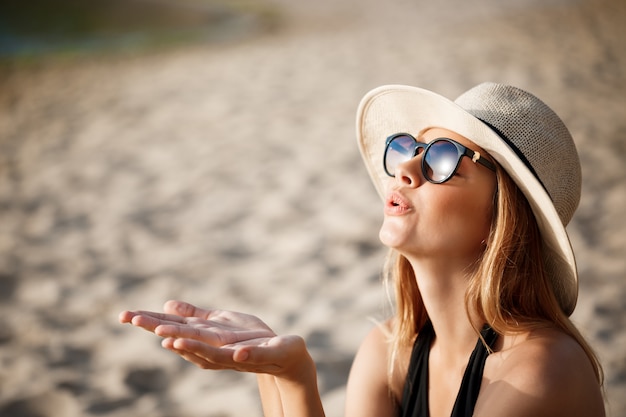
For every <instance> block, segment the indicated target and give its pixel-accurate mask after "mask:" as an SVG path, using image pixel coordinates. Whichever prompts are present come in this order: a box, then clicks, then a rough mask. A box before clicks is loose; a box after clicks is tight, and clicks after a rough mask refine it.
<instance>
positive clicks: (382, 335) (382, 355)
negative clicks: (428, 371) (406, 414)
mask: <svg viewBox="0 0 626 417" xmlns="http://www.w3.org/2000/svg"><path fill="white" fill-rule="evenodd" d="M389 332H390V325H389V323H382V324H379V325H377V326H375V327H374V328H373V329H372V330H371V331H370V332H369V334H368V335H367V336H366V337H365V339H364V340H363V343H362V344H361V346H360V347H359V350H358V352H357V354H356V357H355V359H354V362H353V364H352V369H351V370H350V376H349V378H348V385H347V389H346V416H361V417H362V416H387V415H388V416H392V415H395V412H396V411H397V404H398V399H399V397H398V393H397V387H395V385H396V384H395V383H394V382H393V381H395V380H396V379H397V377H396V376H391V375H394V374H395V370H394V372H393V373H390V368H389V364H390V360H389V359H390V355H391V343H390V342H389V339H390V338H389ZM394 362H395V361H394ZM390 376H391V377H390ZM400 378H401V377H400ZM400 394H401V392H400Z"/></svg>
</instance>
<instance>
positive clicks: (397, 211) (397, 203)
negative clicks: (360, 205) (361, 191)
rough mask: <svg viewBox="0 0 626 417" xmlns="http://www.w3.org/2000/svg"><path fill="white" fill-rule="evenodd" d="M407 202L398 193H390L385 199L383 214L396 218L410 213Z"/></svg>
mask: <svg viewBox="0 0 626 417" xmlns="http://www.w3.org/2000/svg"><path fill="white" fill-rule="evenodd" d="M412 208H413V207H412V206H411V204H410V203H409V200H408V199H407V198H406V197H404V196H403V195H402V194H400V193H399V192H398V191H391V192H390V193H389V194H387V198H386V199H385V214H388V215H391V216H398V215H401V214H404V213H406V212H408V211H411V209H412Z"/></svg>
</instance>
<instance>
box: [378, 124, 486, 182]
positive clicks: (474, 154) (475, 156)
mask: <svg viewBox="0 0 626 417" xmlns="http://www.w3.org/2000/svg"><path fill="white" fill-rule="evenodd" d="M400 136H408V137H409V138H411V139H413V141H414V142H415V144H416V146H415V150H414V151H413V155H412V156H411V157H410V158H409V159H407V161H410V160H411V159H413V158H415V157H416V156H417V154H418V152H419V150H420V149H423V150H424V152H423V155H424V156H425V155H426V153H427V152H428V150H429V149H430V147H431V146H432V145H433V144H434V143H436V142H441V141H444V142H448V143H451V144H452V145H454V146H455V147H456V150H457V161H456V165H455V166H454V169H453V170H452V171H451V172H450V174H449V175H448V176H447V177H445V178H444V179H442V180H440V181H435V180H433V179H432V178H429V177H430V176H429V175H428V173H427V172H428V171H427V170H426V158H425V157H422V160H421V161H420V166H421V169H422V175H423V176H424V178H426V180H427V181H428V182H430V183H433V184H443V183H444V182H446V181H448V180H449V179H450V178H452V177H453V176H454V175H455V174H456V171H457V170H458V169H459V165H461V158H463V157H464V156H467V157H468V158H470V159H471V160H472V162H474V163H476V162H478V163H479V164H481V165H482V166H484V167H486V168H488V169H490V170H491V171H493V172H496V167H495V165H494V164H493V163H492V162H491V161H490V160H488V159H486V158H484V157H483V156H481V155H480V152H478V151H474V150H472V149H469V148H468V147H466V146H463V145H461V144H460V143H459V142H457V141H455V140H453V139H450V138H446V137H440V138H436V139H433V140H431V141H430V142H428V143H424V142H420V141H418V140H417V139H415V137H414V136H413V135H411V134H410V133H395V134H393V135H391V136H389V137H388V138H387V140H386V141H385V153H384V154H383V168H384V170H385V173H386V174H387V175H389V176H390V177H395V174H394V175H392V174H390V173H389V171H388V170H387V162H386V161H387V151H388V150H389V144H390V143H391V142H392V141H393V140H394V139H396V138H398V137H400ZM405 162H406V161H405Z"/></svg>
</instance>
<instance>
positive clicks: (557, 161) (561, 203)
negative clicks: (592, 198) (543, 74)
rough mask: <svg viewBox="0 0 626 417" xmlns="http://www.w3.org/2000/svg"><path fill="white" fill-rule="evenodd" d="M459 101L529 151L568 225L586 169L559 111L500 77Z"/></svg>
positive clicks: (527, 152)
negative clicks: (581, 164) (581, 168)
mask: <svg viewBox="0 0 626 417" xmlns="http://www.w3.org/2000/svg"><path fill="white" fill-rule="evenodd" d="M455 103H457V104H458V105H459V106H461V107H463V108H464V109H465V110H466V111H467V112H468V113H470V114H472V115H473V116H475V117H477V118H479V119H481V120H483V121H485V122H487V123H489V124H490V125H491V126H493V127H495V128H496V129H497V130H498V131H500V132H502V133H504V135H505V136H506V138H507V139H508V140H509V141H510V142H512V144H513V145H514V146H515V147H516V148H517V149H518V150H519V151H520V152H521V153H522V154H523V155H524V157H525V158H526V160H527V161H528V162H529V163H530V165H531V166H532V168H533V170H534V171H535V173H536V174H537V176H538V179H539V181H541V183H542V184H543V186H544V187H545V189H546V191H547V192H548V194H549V195H550V198H551V199H552V202H553V203H554V206H555V208H556V210H557V212H558V213H559V217H560V218H561V222H562V223H563V226H566V225H567V224H568V223H569V221H570V220H571V218H572V216H573V215H574V211H576V208H577V207H578V203H579V201H580V190H581V172H580V161H579V159H578V153H577V151H576V147H575V145H574V141H573V139H572V136H571V135H570V133H569V131H568V130H567V128H566V127H565V125H564V124H563V122H562V121H561V119H560V118H559V117H558V116H557V115H556V113H554V112H553V111H552V109H550V108H549V107H548V106H547V105H546V104H544V103H543V102H542V101H541V100H539V99H538V98H536V97H535V96H533V95H532V94H530V93H528V92H526V91H523V90H520V89H518V88H515V87H511V86H505V85H501V84H495V83H484V84H481V85H479V86H477V87H474V88H472V89H471V90H469V91H467V92H466V93H464V94H463V95H461V96H460V97H459V98H457V99H456V100H455Z"/></svg>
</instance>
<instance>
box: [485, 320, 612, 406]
mask: <svg viewBox="0 0 626 417" xmlns="http://www.w3.org/2000/svg"><path fill="white" fill-rule="evenodd" d="M504 339H505V341H504V348H503V349H502V350H501V351H499V352H496V353H494V354H492V355H490V356H489V359H488V363H487V364H486V366H485V375H484V377H485V379H484V381H483V386H482V388H481V395H480V396H479V401H478V403H477V404H476V411H477V413H476V415H500V413H502V414H506V415H510V416H513V415H520V416H525V415H533V416H534V417H539V416H543V415H546V416H561V415H562V416H603V415H604V402H603V398H602V392H601V387H600V385H599V384H598V382H597V380H596V377H595V373H594V371H593V367H592V364H591V362H590V360H589V358H588V357H587V355H586V354H585V351H584V350H583V348H582V347H581V346H580V345H579V344H578V343H577V342H576V340H574V339H573V338H571V337H570V336H568V335H566V334H564V333H563V332H561V331H559V330H556V329H541V330H534V331H532V332H529V333H526V334H520V335H514V336H504ZM507 345H508V346H507ZM487 365H488V366H487ZM494 409H495V410H499V411H497V412H494ZM515 413H517V414H515Z"/></svg>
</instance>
